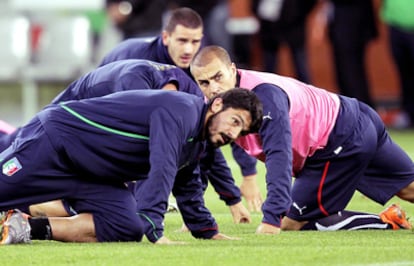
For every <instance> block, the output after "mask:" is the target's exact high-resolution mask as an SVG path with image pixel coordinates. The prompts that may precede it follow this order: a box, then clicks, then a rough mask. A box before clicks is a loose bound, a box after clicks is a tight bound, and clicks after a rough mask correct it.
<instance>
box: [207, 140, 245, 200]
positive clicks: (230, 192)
mask: <svg viewBox="0 0 414 266" xmlns="http://www.w3.org/2000/svg"><path fill="white" fill-rule="evenodd" d="M200 167H201V175H202V177H203V178H204V179H207V180H209V181H210V183H211V185H212V186H213V188H214V190H215V191H216V192H217V194H218V195H219V197H220V199H221V200H222V201H224V202H225V203H226V205H228V206H231V205H234V204H236V203H239V202H240V201H241V193H240V189H239V188H238V187H237V186H236V183H235V181H234V178H233V175H232V173H231V170H230V168H229V167H228V165H227V162H226V160H225V158H224V156H223V153H222V152H221V150H220V149H215V148H213V147H207V150H206V152H205V153H204V154H203V157H202V158H201V162H200Z"/></svg>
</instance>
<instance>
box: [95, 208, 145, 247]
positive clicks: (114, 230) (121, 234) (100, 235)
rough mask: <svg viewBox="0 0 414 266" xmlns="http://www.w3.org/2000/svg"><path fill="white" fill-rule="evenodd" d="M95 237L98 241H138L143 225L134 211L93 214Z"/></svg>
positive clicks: (140, 238)
mask: <svg viewBox="0 0 414 266" xmlns="http://www.w3.org/2000/svg"><path fill="white" fill-rule="evenodd" d="M94 223H95V231H96V238H97V240H98V241H99V242H119V241H121V242H127V241H135V242H140V241H141V240H142V237H143V235H144V225H143V223H142V221H141V219H140V218H139V217H138V215H136V214H135V213H131V214H123V215H120V214H119V213H116V214H112V215H107V214H105V215H102V214H94Z"/></svg>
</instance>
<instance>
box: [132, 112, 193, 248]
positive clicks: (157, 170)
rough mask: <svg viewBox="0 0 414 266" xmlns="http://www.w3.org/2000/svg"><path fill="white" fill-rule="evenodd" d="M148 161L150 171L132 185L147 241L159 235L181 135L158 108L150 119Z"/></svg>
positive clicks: (166, 113)
mask: <svg viewBox="0 0 414 266" xmlns="http://www.w3.org/2000/svg"><path fill="white" fill-rule="evenodd" d="M150 120H151V122H150V139H149V150H150V154H149V158H150V165H151V169H150V172H149V174H148V178H147V179H145V180H143V181H142V182H140V184H139V186H138V185H137V186H136V189H135V197H136V200H137V213H138V215H140V217H141V218H142V220H143V223H144V232H145V235H146V237H147V238H148V240H149V241H151V242H156V241H157V240H158V239H159V238H160V237H162V236H163V231H164V226H163V221H164V214H165V212H166V210H167V206H168V198H169V195H170V193H171V191H172V187H173V184H174V179H175V176H176V174H177V171H178V160H179V154H180V152H181V148H182V146H183V142H184V141H185V140H186V138H187V136H183V135H184V133H183V132H182V129H180V128H179V126H178V123H177V122H176V119H175V118H174V116H173V115H172V114H171V112H169V111H167V110H165V109H163V108H159V109H158V110H157V111H154V112H153V113H152V115H151V117H150Z"/></svg>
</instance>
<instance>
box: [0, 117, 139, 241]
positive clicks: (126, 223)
mask: <svg viewBox="0 0 414 266" xmlns="http://www.w3.org/2000/svg"><path fill="white" fill-rule="evenodd" d="M58 154H59V155H58ZM0 160H1V167H2V173H1V174H0V211H4V210H8V209H14V208H20V207H21V208H25V207H27V206H28V205H31V204H36V203H42V202H47V201H50V200H56V199H66V200H67V201H68V202H69V203H70V205H71V207H72V208H73V209H74V210H75V211H76V212H77V213H91V214H93V217H94V222H95V230H96V236H97V239H98V241H140V240H141V239H142V236H143V224H142V221H141V219H140V218H139V217H138V216H137V215H136V201H135V199H134V197H133V196H132V194H131V193H130V192H129V191H128V189H127V188H126V186H125V184H124V183H122V182H120V181H114V182H111V181H108V180H107V181H105V182H99V183H98V182H96V181H94V182H93V181H88V180H87V177H83V176H81V175H79V174H76V171H75V170H74V169H73V168H71V163H70V161H69V159H68V158H67V157H66V156H65V154H64V152H63V151H56V150H55V149H54V147H53V146H52V145H51V143H50V141H49V136H48V135H47V134H46V133H45V131H44V129H43V127H42V125H41V123H40V121H39V120H38V119H37V118H35V119H33V120H32V121H31V122H30V124H28V126H27V127H25V128H23V129H22V130H21V131H20V132H19V134H18V135H17V137H16V140H15V142H14V143H13V144H12V145H11V146H10V147H9V148H7V149H6V150H4V151H3V152H2V153H0Z"/></svg>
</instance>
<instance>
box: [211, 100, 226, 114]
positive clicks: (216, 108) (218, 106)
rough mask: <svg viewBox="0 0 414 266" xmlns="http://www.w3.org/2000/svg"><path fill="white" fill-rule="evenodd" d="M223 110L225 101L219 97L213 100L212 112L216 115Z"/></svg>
mask: <svg viewBox="0 0 414 266" xmlns="http://www.w3.org/2000/svg"><path fill="white" fill-rule="evenodd" d="M222 109H223V99H222V98H220V97H217V98H215V99H214V100H213V102H212V104H211V106H210V110H211V111H212V112H213V113H214V114H215V113H218V112H220V111H221V110H222Z"/></svg>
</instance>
